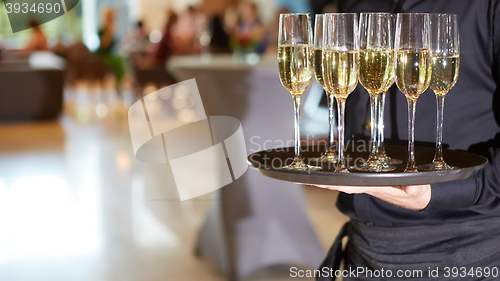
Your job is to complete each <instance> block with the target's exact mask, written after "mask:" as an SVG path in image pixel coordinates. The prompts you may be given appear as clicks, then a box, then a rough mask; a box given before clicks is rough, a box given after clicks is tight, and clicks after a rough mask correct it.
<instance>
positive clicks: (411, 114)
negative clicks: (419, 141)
mask: <svg viewBox="0 0 500 281" xmlns="http://www.w3.org/2000/svg"><path fill="white" fill-rule="evenodd" d="M416 109H417V100H416V99H408V161H407V162H406V169H405V172H409V173H414V172H417V167H416V166H415V111H416Z"/></svg>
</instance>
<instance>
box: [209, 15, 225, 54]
mask: <svg viewBox="0 0 500 281" xmlns="http://www.w3.org/2000/svg"><path fill="white" fill-rule="evenodd" d="M208 25H209V29H210V33H211V34H212V38H211V41H210V51H211V52H213V53H228V52H229V35H228V34H227V33H226V30H225V29H224V25H223V23H222V20H221V17H220V16H219V15H214V16H212V17H211V18H210V21H209V23H208Z"/></svg>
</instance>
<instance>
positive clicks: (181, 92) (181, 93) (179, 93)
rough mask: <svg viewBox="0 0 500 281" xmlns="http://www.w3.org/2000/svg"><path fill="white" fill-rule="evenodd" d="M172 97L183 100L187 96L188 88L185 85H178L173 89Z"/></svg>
mask: <svg viewBox="0 0 500 281" xmlns="http://www.w3.org/2000/svg"><path fill="white" fill-rule="evenodd" d="M174 96H175V97H176V98H185V97H187V96H189V88H188V87H187V86H186V85H179V86H177V87H175V88H174Z"/></svg>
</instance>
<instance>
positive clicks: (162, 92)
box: [158, 88, 172, 100]
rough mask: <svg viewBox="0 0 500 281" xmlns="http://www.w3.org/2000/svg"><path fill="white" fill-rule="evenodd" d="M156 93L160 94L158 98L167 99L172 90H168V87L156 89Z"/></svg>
mask: <svg viewBox="0 0 500 281" xmlns="http://www.w3.org/2000/svg"><path fill="white" fill-rule="evenodd" d="M158 94H159V95H160V98H162V99H164V100H168V99H169V98H170V96H171V95H172V90H170V88H164V89H161V90H160V91H158Z"/></svg>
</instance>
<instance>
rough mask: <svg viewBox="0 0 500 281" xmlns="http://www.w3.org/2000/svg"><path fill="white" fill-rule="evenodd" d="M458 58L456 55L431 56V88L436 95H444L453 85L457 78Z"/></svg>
mask: <svg viewBox="0 0 500 281" xmlns="http://www.w3.org/2000/svg"><path fill="white" fill-rule="evenodd" d="M459 64H460V58H459V56H458V55H456V56H450V57H433V58H432V76H431V86H430V87H431V89H432V90H433V91H434V93H435V94H436V95H438V96H439V95H442V96H444V95H446V93H448V91H449V90H450V89H451V88H452V87H453V86H455V83H456V82H457V79H458V68H459Z"/></svg>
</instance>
